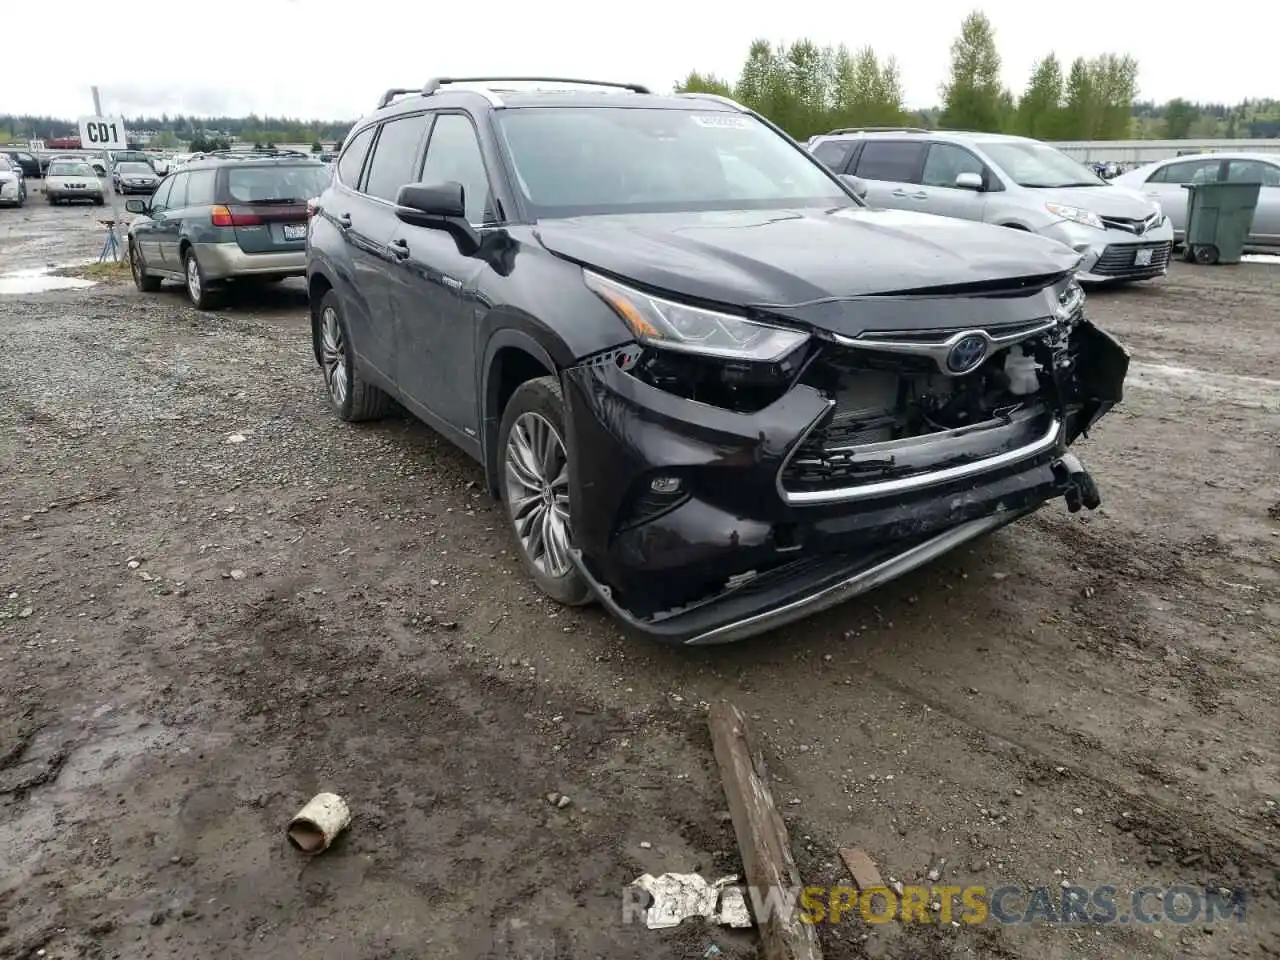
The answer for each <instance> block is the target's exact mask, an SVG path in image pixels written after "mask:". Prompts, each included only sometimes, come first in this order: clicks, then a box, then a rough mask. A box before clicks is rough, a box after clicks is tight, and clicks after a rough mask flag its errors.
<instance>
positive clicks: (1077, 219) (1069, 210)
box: [1044, 203, 1107, 230]
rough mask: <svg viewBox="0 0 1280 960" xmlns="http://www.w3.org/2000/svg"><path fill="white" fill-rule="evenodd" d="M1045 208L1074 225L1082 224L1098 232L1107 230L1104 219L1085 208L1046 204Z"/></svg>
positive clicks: (1063, 204) (1062, 204)
mask: <svg viewBox="0 0 1280 960" xmlns="http://www.w3.org/2000/svg"><path fill="white" fill-rule="evenodd" d="M1044 208H1045V209H1046V210H1048V211H1049V212H1050V213H1052V214H1053V215H1054V216H1055V217H1061V218H1062V219H1063V220H1070V221H1071V222H1072V223H1082V224H1084V225H1085V226H1086V227H1094V228H1095V229H1098V230H1105V229H1107V228H1106V227H1105V226H1103V224H1102V218H1101V217H1100V216H1098V215H1097V214H1096V213H1094V212H1093V211H1092V210H1085V209H1084V208H1083V207H1073V206H1070V205H1069V204H1065V203H1046V204H1045V205H1044Z"/></svg>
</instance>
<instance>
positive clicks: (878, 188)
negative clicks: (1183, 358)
mask: <svg viewBox="0 0 1280 960" xmlns="http://www.w3.org/2000/svg"><path fill="white" fill-rule="evenodd" d="M810 149H811V150H812V152H813V155H814V156H816V157H817V158H818V159H819V160H821V161H822V162H823V163H825V164H826V165H827V166H828V167H830V168H831V169H832V170H833V171H835V172H836V173H847V174H853V175H855V176H857V177H858V178H859V179H861V180H862V181H864V182H865V183H866V184H867V200H868V202H869V203H871V204H872V205H873V206H878V207H888V208H890V209H897V210H918V211H921V212H923V213H936V214H940V215H942V216H946V217H959V218H961V219H965V220H980V221H982V222H984V223H994V224H999V225H1000V226H1004V227H1012V228H1014V229H1016V230H1023V231H1028V232H1031V233H1038V234H1040V235H1041V236H1045V237H1049V238H1051V239H1053V240H1057V241H1060V242H1061V243H1065V244H1066V245H1067V246H1068V247H1071V249H1073V250H1075V251H1076V252H1077V253H1080V254H1081V255H1083V256H1084V263H1083V264H1082V266H1081V268H1080V273H1079V279H1080V280H1081V281H1083V282H1085V283H1090V282H1094V283H1096V282H1104V281H1117V280H1149V279H1151V278H1153V277H1159V276H1163V275H1164V274H1165V273H1167V271H1168V264H1169V256H1170V253H1171V252H1172V249H1173V228H1172V227H1171V226H1170V225H1169V222H1168V220H1167V219H1166V218H1165V215H1164V211H1163V210H1162V209H1161V208H1160V205H1159V204H1157V203H1155V202H1154V201H1152V200H1150V199H1149V198H1146V197H1143V196H1142V195H1141V194H1139V193H1137V192H1135V191H1133V190H1126V189H1124V188H1123V187H1116V186H1115V185H1113V184H1111V183H1110V182H1108V181H1106V180H1103V179H1102V178H1101V177H1099V176H1098V175H1097V174H1095V173H1094V172H1093V171H1092V170H1090V169H1088V168H1087V167H1085V166H1084V165H1083V164H1081V163H1079V162H1078V161H1076V160H1073V159H1071V158H1070V157H1068V156H1067V155H1066V154H1064V153H1062V152H1061V151H1059V150H1057V149H1055V148H1054V147H1051V146H1049V145H1048V144H1046V143H1041V142H1040V141H1038V140H1031V139H1028V138H1026V137H1010V136H1005V135H1004V134H994V133H952V132H943V131H938V130H932V131H930V130H917V129H912V128H903V129H893V130H870V131H865V130H847V131H836V132H834V133H832V134H828V135H826V136H822V137H819V138H818V139H817V141H816V142H815V143H814V144H813V145H812V147H811V148H810Z"/></svg>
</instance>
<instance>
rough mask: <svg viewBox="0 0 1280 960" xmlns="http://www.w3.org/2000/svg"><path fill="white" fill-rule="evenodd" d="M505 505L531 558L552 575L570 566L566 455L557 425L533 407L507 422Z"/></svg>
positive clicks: (561, 573) (558, 573) (565, 570)
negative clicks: (514, 419) (509, 428)
mask: <svg viewBox="0 0 1280 960" xmlns="http://www.w3.org/2000/svg"><path fill="white" fill-rule="evenodd" d="M506 478H507V508H508V509H509V510H510V511H511V520H512V522H513V523H514V524H515V528H516V535H517V536H518V537H519V538H520V546H521V547H522V548H523V549H524V551H525V554H526V555H527V556H528V558H529V560H530V562H531V563H533V565H534V566H536V567H537V568H538V569H539V570H541V571H542V572H543V573H545V574H547V575H548V576H551V577H563V576H564V575H565V574H567V573H568V572H569V571H570V570H571V569H572V564H573V561H572V560H571V559H570V557H569V459H568V456H567V455H566V454H565V449H564V441H563V440H561V439H560V434H559V433H558V432H557V431H556V428H555V427H553V426H552V425H551V423H550V422H549V421H548V420H547V419H546V418H545V417H543V416H541V415H540V414H537V413H532V412H531V413H524V414H521V415H520V417H519V418H518V419H517V420H516V422H515V423H514V424H513V425H512V427H511V433H510V434H509V435H508V437H507V451H506Z"/></svg>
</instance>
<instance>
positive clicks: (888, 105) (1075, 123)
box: [676, 11, 1280, 140]
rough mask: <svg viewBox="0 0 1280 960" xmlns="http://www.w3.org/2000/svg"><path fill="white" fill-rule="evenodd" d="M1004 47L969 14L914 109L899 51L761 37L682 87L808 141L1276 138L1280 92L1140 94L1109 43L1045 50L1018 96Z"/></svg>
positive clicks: (984, 22)
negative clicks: (924, 135) (980, 135)
mask: <svg viewBox="0 0 1280 960" xmlns="http://www.w3.org/2000/svg"><path fill="white" fill-rule="evenodd" d="M1000 68H1001V60H1000V52H999V48H998V47H997V44H996V36H995V30H994V29H993V28H992V25H991V21H990V20H988V19H987V17H986V16H985V15H984V14H983V13H981V12H980V11H975V12H973V13H970V14H969V15H968V16H967V17H965V19H964V21H963V22H962V23H961V25H960V33H959V35H958V36H957V37H956V39H955V42H954V43H952V45H951V58H950V69H949V72H948V76H947V80H946V82H945V83H944V84H943V85H942V89H941V90H940V94H941V101H942V102H941V104H940V105H939V106H937V107H934V108H930V109H926V110H908V109H907V108H906V107H905V105H904V103H903V95H902V84H901V79H900V74H899V69H898V65H897V62H896V61H895V60H894V58H893V57H888V58H886V59H883V60H882V59H880V58H879V57H878V56H877V54H876V52H875V50H873V49H872V48H870V47H864V48H862V49H860V50H858V51H856V52H851V51H850V50H849V49H848V48H847V47H845V46H843V45H842V46H819V45H818V44H816V43H814V42H813V41H812V40H807V39H801V40H797V41H794V42H792V43H790V44H787V43H777V44H772V43H770V42H769V41H767V40H756V41H755V42H753V43H752V44H751V47H750V49H749V50H748V51H747V57H746V60H745V61H744V62H743V65H742V68H741V71H740V72H739V74H738V77H737V78H736V80H733V81H730V80H727V79H724V78H721V77H717V76H715V75H714V74H711V73H705V72H701V71H696V70H695V71H691V72H690V73H689V75H688V76H687V77H685V78H684V80H683V81H681V82H680V83H679V84H677V85H676V90H677V91H678V92H703V93H716V94H721V95H724V96H729V97H732V98H734V99H735V100H737V101H739V102H740V103H743V104H745V105H746V106H748V107H751V108H752V109H753V110H756V111H757V112H758V113H761V114H763V115H764V116H766V117H768V118H769V119H771V120H773V121H774V122H775V123H777V124H778V125H779V126H781V127H782V128H783V129H785V130H786V131H787V132H788V133H790V134H791V135H792V136H793V137H796V138H797V139H805V138H807V137H809V136H811V135H812V134H815V133H825V132H828V131H830V130H835V129H839V128H841V127H859V126H891V125H896V124H910V125H913V126H920V127H926V128H930V129H933V128H939V127H941V128H945V129H951V130H979V131H988V132H998V133H1013V134H1020V135H1023V136H1029V137H1036V138H1037V139H1041V140H1127V139H1148V140H1151V139H1186V138H1189V137H1200V138H1217V137H1259V138H1266V137H1275V136H1280V101H1275V100H1249V101H1245V102H1244V103H1242V104H1239V105H1237V106H1236V107H1233V108H1224V107H1221V106H1220V105H1203V106H1202V105H1198V104H1192V103H1189V102H1188V101H1186V100H1181V99H1176V100H1171V101H1169V102H1168V103H1166V104H1164V105H1162V106H1157V105H1155V104H1153V103H1150V102H1138V101H1137V94H1138V63H1137V61H1136V60H1135V59H1134V58H1133V57H1131V56H1128V55H1125V54H1118V53H1104V54H1101V55H1100V56H1097V57H1092V58H1085V57H1079V58H1077V59H1075V60H1073V61H1072V62H1071V63H1070V64H1064V63H1063V62H1061V61H1059V60H1058V58H1057V57H1056V56H1055V55H1054V54H1053V53H1049V54H1046V55H1045V56H1044V57H1043V58H1042V59H1040V60H1039V61H1037V62H1036V64H1035V65H1034V67H1033V69H1032V71H1031V76H1030V78H1029V79H1028V82H1027V86H1026V88H1025V89H1024V90H1023V91H1022V92H1021V94H1020V95H1016V96H1015V94H1014V92H1013V91H1011V90H1009V89H1008V88H1007V87H1006V86H1004V84H1003V83H1002V81H1001V77H1000Z"/></svg>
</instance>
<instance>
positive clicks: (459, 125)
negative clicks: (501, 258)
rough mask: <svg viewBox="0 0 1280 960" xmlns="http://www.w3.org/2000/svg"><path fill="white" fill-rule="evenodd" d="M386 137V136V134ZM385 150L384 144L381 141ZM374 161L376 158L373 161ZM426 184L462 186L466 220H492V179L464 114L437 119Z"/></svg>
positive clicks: (424, 176)
mask: <svg viewBox="0 0 1280 960" xmlns="http://www.w3.org/2000/svg"><path fill="white" fill-rule="evenodd" d="M383 136H386V134H385V133H384V134H383ZM378 149H379V150H381V149H382V141H378ZM374 159H375V161H376V160H377V157H375V158H374ZM418 179H419V180H421V181H422V182H423V183H430V184H438V183H448V182H450V181H453V182H456V183H460V184H462V196H463V200H464V201H465V202H466V206H467V220H468V221H469V222H471V223H484V222H485V221H488V220H493V219H494V216H493V213H492V211H491V206H492V205H491V203H490V194H489V176H488V174H487V173H485V169H484V156H483V155H482V154H481V153H480V142H479V141H478V140H477V139H476V131H475V128H474V127H472V126H471V121H470V120H468V119H467V118H466V117H464V116H462V115H461V114H457V113H443V114H441V115H440V116H438V117H437V118H436V125H435V126H434V127H433V128H432V130H431V142H430V143H429V144H428V145H427V159H426V163H425V164H423V167H422V176H421V177H419V178H418Z"/></svg>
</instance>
